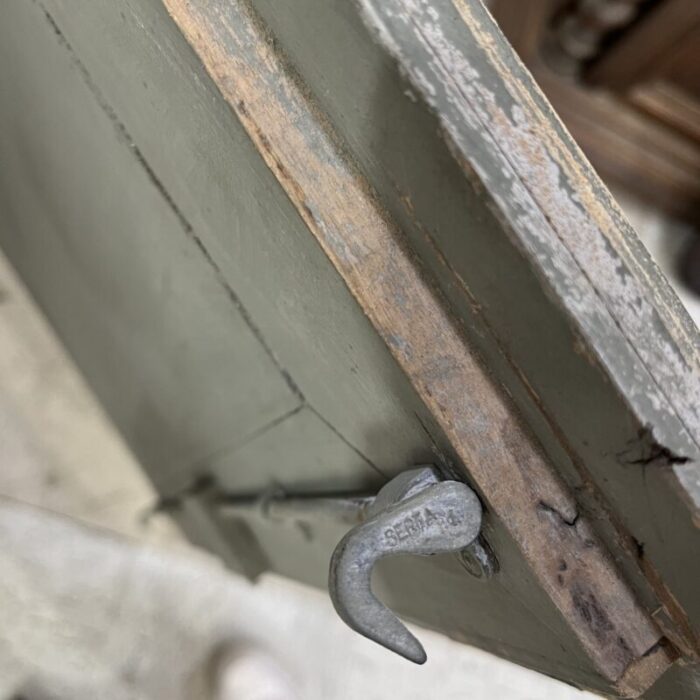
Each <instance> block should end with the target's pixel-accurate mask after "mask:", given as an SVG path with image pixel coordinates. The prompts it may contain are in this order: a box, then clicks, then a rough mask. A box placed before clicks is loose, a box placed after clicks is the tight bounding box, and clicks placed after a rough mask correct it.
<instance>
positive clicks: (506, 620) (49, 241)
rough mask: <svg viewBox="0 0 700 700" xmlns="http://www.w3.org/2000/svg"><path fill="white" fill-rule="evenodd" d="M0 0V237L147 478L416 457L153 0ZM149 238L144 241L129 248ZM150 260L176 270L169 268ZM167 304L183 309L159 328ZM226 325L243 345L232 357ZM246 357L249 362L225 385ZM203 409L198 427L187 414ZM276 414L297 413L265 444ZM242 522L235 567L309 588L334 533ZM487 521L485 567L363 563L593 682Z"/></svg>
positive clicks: (392, 370) (196, 513) (325, 479)
mask: <svg viewBox="0 0 700 700" xmlns="http://www.w3.org/2000/svg"><path fill="white" fill-rule="evenodd" d="M3 14H4V18H5V20H6V21H4V22H3V23H2V28H1V29H0V33H1V36H2V39H1V41H0V51H2V57H3V60H2V70H0V86H1V87H0V90H1V91H2V95H3V99H2V102H1V104H0V121H1V124H2V130H1V132H0V133H1V134H2V136H1V137H0V149H1V151H0V152H1V153H2V158H3V162H4V163H8V164H11V167H7V168H3V171H2V174H0V192H1V193H2V194H1V195H0V211H1V214H2V216H1V220H2V227H0V241H1V242H2V245H3V247H4V248H5V249H6V250H7V252H8V254H9V255H10V256H11V258H12V259H13V261H14V263H15V265H16V266H17V268H18V269H19V271H20V272H21V273H22V275H23V276H24V278H25V280H26V281H27V283H28V284H29V286H30V288H31V290H32V292H33V293H34V295H35V296H36V298H37V299H38V300H39V302H40V304H41V305H42V307H43V308H44V310H45V311H46V313H47V315H48V316H49V318H50V320H51V321H52V322H53V323H54V325H55V326H56V327H57V328H58V330H59V332H60V334H61V336H62V338H63V339H64V341H65V342H66V345H67V346H68V348H69V349H70V350H71V352H72V353H73V354H74V356H75V357H76V359H77V361H78V363H79V365H80V367H81V369H82V370H83V372H84V373H85V374H86V376H87V378H88V379H89V381H90V382H91V384H92V386H93V387H94V389H95V390H96V392H97V393H98V395H99V397H100V398H101V400H102V401H103V403H104V404H105V406H106V407H107V409H108V411H109V412H110V414H111V416H112V417H113V419H114V420H115V422H116V424H117V425H118V427H119V428H120V430H121V431H122V432H123V433H124V435H125V437H126V438H127V440H128V441H129V443H130V445H131V446H132V448H133V449H134V451H135V453H136V454H137V456H138V457H139V459H141V461H142V463H143V464H144V466H145V467H146V468H147V470H148V472H149V474H150V475H151V477H152V478H153V479H154V481H155V482H156V484H157V485H158V486H159V488H160V489H161V491H163V492H164V493H165V494H168V493H171V492H177V491H178V490H179V489H186V488H187V487H188V485H189V484H190V480H191V479H192V478H193V477H195V476H196V475H197V474H199V473H201V472H203V471H209V470H211V468H212V467H214V471H215V472H216V474H217V476H218V477H219V478H220V479H221V480H222V481H225V482H226V485H227V487H229V488H231V489H234V488H237V487H238V484H239V483H240V485H241V486H243V487H245V488H246V489H250V488H252V487H253V486H254V485H257V484H262V483H263V481H264V480H266V479H267V477H268V476H270V475H273V476H275V477H277V478H279V479H280V480H281V481H282V483H283V485H286V486H288V487H291V488H294V486H295V484H296V476H297V475H296V473H295V472H294V471H293V470H292V469H291V467H290V470H289V472H288V474H287V476H286V478H281V477H282V476H283V475H284V465H283V464H280V463H279V462H277V461H276V460H278V459H282V458H285V459H286V460H287V462H288V464H289V465H304V468H305V469H306V468H307V466H308V465H307V464H306V462H308V464H311V465H319V464H320V463H319V461H318V460H319V459H323V460H324V470H323V472H322V473H319V474H318V476H319V479H320V481H319V482H318V486H321V485H323V486H324V487H325V488H328V486H329V485H330V484H331V483H334V480H335V477H336V476H337V479H338V481H339V483H341V484H342V486H343V487H344V488H353V487H354V488H368V487H374V486H376V485H377V483H378V482H380V481H382V480H383V478H384V477H382V476H380V474H379V472H378V469H380V470H381V471H383V472H384V473H385V474H391V473H395V472H396V471H398V470H400V469H402V468H405V467H406V466H407V465H412V464H416V463H422V462H425V461H432V460H435V459H436V456H435V453H434V445H433V439H436V440H441V438H440V437H439V435H437V434H434V436H433V438H431V437H429V435H428V433H427V432H426V429H425V428H424V427H423V424H425V425H426V426H428V430H429V431H430V432H431V433H434V429H433V428H432V427H431V423H430V419H429V417H428V416H427V415H426V414H425V410H424V409H423V407H422V405H421V404H420V403H419V402H418V400H417V398H416V397H415V395H414V393H413V390H412V389H411V388H410V386H409V384H408V382H407V380H406V379H405V377H404V376H403V375H402V374H401V373H400V372H399V370H398V368H397V367H396V365H395V364H394V362H393V360H392V359H391V357H390V355H389V353H388V351H387V350H386V348H385V346H384V345H383V344H382V343H381V342H380V340H379V339H378V337H377V336H376V334H375V333H374V331H373V330H372V328H371V326H370V325H369V323H368V322H367V321H366V319H365V317H364V315H363V313H362V311H361V310H360V309H359V307H358V306H357V305H356V303H355V302H354V300H352V298H351V297H350V294H349V292H348V291H347V289H346V288H345V287H344V285H343V284H342V281H341V280H340V278H339V277H338V276H337V273H336V272H335V271H334V270H333V269H332V268H331V266H330V264H329V263H328V261H327V260H326V259H325V257H324V256H323V254H322V252H321V251H320V249H319V248H318V246H317V244H316V242H315V241H314V239H313V238H312V236H311V235H310V234H309V232H308V231H307V230H306V229H305V227H304V225H303V223H302V222H301V220H300V219H299V218H298V216H297V214H296V212H295V211H294V210H293V208H292V207H291V205H290V204H289V203H288V202H287V200H286V197H285V196H284V195H283V193H282V191H281V190H280V189H279V186H278V185H277V183H276V181H275V180H274V178H273V176H272V175H271V174H270V173H269V171H268V169H267V168H266V166H265V165H264V164H263V163H262V160H261V159H260V158H259V155H258V154H257V152H256V151H255V150H254V148H253V147H252V145H251V144H250V142H249V141H248V138H247V136H246V135H245V133H244V132H243V130H242V128H241V127H240V125H239V124H238V123H237V121H236V120H235V118H234V117H233V115H232V114H231V113H230V112H229V111H228V109H227V108H226V106H225V105H224V104H222V102H221V100H220V98H219V97H218V95H217V93H216V91H215V89H214V88H213V86H211V84H210V83H209V81H208V80H207V79H206V77H205V76H204V73H203V71H202V70H201V68H200V67H199V66H198V65H197V62H196V60H195V59H194V57H193V56H192V55H191V53H190V51H189V49H188V47H187V46H186V45H185V42H184V40H183V39H182V38H181V37H180V35H179V32H178V31H177V29H176V28H175V27H174V25H172V24H171V23H170V21H169V19H168V17H167V15H166V14H165V12H164V10H163V8H162V6H160V3H158V2H156V1H155V0H151V1H147V0H130V1H129V2H125V3H122V4H120V5H118V6H117V5H114V4H113V3H108V2H94V3H90V4H89V5H87V6H85V7H84V8H83V11H82V12H80V13H75V12H73V11H72V9H71V8H70V7H69V3H62V2H55V3H54V2H52V3H50V4H49V3H47V5H46V9H45V8H44V7H43V6H41V5H40V4H39V3H37V2H24V1H23V0H13V2H11V3H8V4H7V5H6V6H5V7H4V8H3ZM106 49H108V50H106ZM27 114H28V115H30V118H29V119H23V118H22V116H23V115H27ZM29 163H32V164H33V166H34V167H32V168H29V165H28V164H29ZM122 177H123V178H124V182H121V178H122ZM52 202H54V203H56V206H54V207H53V208H52V209H51V210H49V211H47V207H49V206H50V205H51V203H52ZM161 220H164V223H159V222H160V221H161ZM156 224H158V225H156ZM66 240H67V241H68V242H69V243H71V247H70V248H68V249H66V248H65V243H64V241H66ZM156 241H157V244H156ZM156 245H157V250H156V252H154V253H153V256H154V257H153V259H152V258H151V257H150V255H144V250H150V249H152V248H151V247H152V246H156ZM183 260H184V261H187V263H188V264H186V263H185V262H183ZM170 265H178V266H181V272H182V274H181V275H178V276H177V279H173V276H172V275H170V278H168V274H167V271H168V270H169V269H170V268H169V266H170ZM168 279H169V284H170V285H171V293H170V294H168V293H167V290H168V288H167V287H165V288H163V287H162V286H161V285H162V284H164V281H167V280H168ZM175 285H181V288H182V292H181V294H180V295H179V296H183V297H185V301H184V303H185V304H186V306H185V308H184V309H183V308H182V307H181V306H180V305H177V304H175V299H174V298H173V297H172V287H174V286H175ZM227 286H229V287H231V289H232V290H233V292H234V293H235V297H236V298H235V299H234V298H232V296H231V293H230V292H229V291H228V290H227V289H226V287H227ZM210 295H211V296H212V300H211V306H212V307H214V305H215V300H216V298H218V297H221V298H222V299H228V305H226V304H224V309H223V310H222V311H221V313H226V314H228V315H229V316H230V319H222V318H218V320H219V323H218V324H217V323H213V324H211V325H209V324H208V323H207V319H208V318H209V315H210V314H211V315H213V314H214V313H215V312H214V311H213V310H212V309H210V308H209V306H208V305H207V304H205V303H204V302H205V298H206V299H208V297H209V296H210ZM171 300H172V306H171V305H170V304H171ZM198 301H199V302H200V303H199V305H198V304H197V302H198ZM241 308H243V309H245V313H244V314H242V313H241ZM118 312H120V313H118ZM168 312H170V313H172V314H177V313H179V314H182V315H181V316H180V322H179V323H177V324H174V326H175V327H173V326H172V325H168V323H166V320H165V319H167V318H168V317H167V313H168ZM242 316H244V317H245V318H249V317H252V318H253V319H254V321H253V324H252V325H253V327H254V332H253V330H251V325H249V324H247V323H245V322H244V320H245V319H242V318H241V317H242ZM173 323H174V321H173ZM207 328H209V330H210V331H211V329H212V328H213V329H214V330H215V331H216V333H218V334H219V335H213V334H212V332H210V333H205V332H204V331H205V330H206V329H207ZM229 334H230V336H229ZM222 335H223V337H222ZM239 335H240V338H239ZM259 337H262V338H264V339H265V345H267V347H268V348H270V349H271V355H272V357H271V355H270V353H268V352H267V351H266V349H265V347H263V345H262V344H260V343H259ZM239 341H240V345H241V346H242V347H243V348H244V347H246V345H245V344H246V343H249V344H250V350H249V351H247V352H246V353H245V354H244V353H243V349H242V348H239ZM171 356H174V358H173V359H172V360H170V358H171ZM148 358H156V359H155V361H154V362H153V364H146V360H148ZM178 358H179V361H176V360H177V359H178ZM142 363H143V364H142ZM265 363H267V365H268V370H269V372H268V373H266V378H265V380H260V381H259V384H258V385H257V386H254V387H251V386H249V385H248V384H245V382H251V383H255V382H257V381H258V379H257V377H256V374H255V367H256V366H259V365H260V364H265ZM280 370H281V371H280ZM152 372H153V373H155V376H154V377H151V376H150V374H151V373H152ZM239 374H240V375H241V376H238V375H239ZM233 375H236V376H235V377H234V376H233ZM156 377H165V379H163V380H162V381H163V382H164V383H163V384H162V385H161V384H158V383H157V382H156V381H155V378H156ZM290 377H291V378H292V379H290ZM166 380H167V382H166ZM241 382H244V384H241ZM180 387H181V390H178V388H180ZM146 388H148V391H149V392H150V403H149V404H148V410H146V409H145V408H144V402H143V401H142V400H140V397H141V396H142V393H145V391H146ZM275 388H276V391H277V394H274V390H275ZM301 396H303V399H302V398H300V397H301ZM261 398H264V399H266V401H265V402H262V406H258V402H259V400H260V399H261ZM246 402H247V403H246ZM268 403H269V404H271V405H272V406H273V407H274V410H271V412H270V414H269V415H268V414H266V413H265V412H264V410H263V409H264V408H265V406H266V405H268ZM300 403H303V404H304V406H305V408H304V409H303V410H302V411H300V412H297V411H296V408H297V407H298V406H299V405H300ZM242 404H244V405H242ZM211 412H214V413H215V414H216V415H215V416H214V417H213V418H212V421H213V426H212V425H210V424H209V422H208V421H203V420H201V417H202V416H209V415H211ZM285 415H288V418H287V419H288V420H289V421H290V424H291V422H292V421H299V420H301V421H304V425H303V426H301V427H300V428H299V431H300V432H298V434H297V435H296V436H295V439H294V440H292V441H291V442H289V443H287V450H286V454H285V449H284V447H283V446H282V445H280V442H279V440H280V431H284V430H286V429H287V426H286V425H285V423H286V421H285V420H280V419H281V418H282V419H283V418H284V416H285ZM321 416H322V417H321ZM171 418H172V421H171ZM243 420H246V421H249V423H250V425H249V426H248V427H246V429H245V431H243V430H241V426H242V421H243ZM268 425H271V426H272V427H270V430H269V431H266V430H265V427H266V426H268ZM215 426H220V429H219V430H214V427H215ZM302 435H305V437H306V439H305V440H303V439H299V438H300V437H301V436H302ZM254 448H255V449H256V451H258V453H259V457H260V461H257V460H256V458H255V453H254V451H253V450H254ZM447 450H448V448H447V445H446V444H444V443H441V445H440V451H441V452H442V453H445V452H447ZM237 452H238V458H239V459H237ZM96 458H98V456H96ZM266 460H268V461H266ZM241 465H243V466H241ZM372 465H374V466H372ZM239 470H240V481H238V480H237V474H238V473H239ZM307 475H308V478H309V480H310V481H311V480H312V477H313V474H312V473H311V472H307ZM314 481H315V480H314ZM185 515H186V516H190V517H189V520H188V519H186V520H185V525H187V526H190V527H193V528H194V529H193V531H192V534H193V537H195V538H199V539H200V541H203V542H206V543H207V545H208V546H210V547H211V548H212V549H215V550H217V551H219V553H221V554H222V555H223V556H225V557H226V558H227V560H228V561H229V562H230V563H231V564H232V565H234V566H240V567H242V568H245V567H244V566H243V564H244V562H241V561H240V557H237V556H236V551H235V545H236V543H237V542H240V543H241V546H242V547H244V548H245V547H248V546H249V545H250V544H251V543H250V541H243V540H245V536H246V533H245V532H241V529H240V528H236V527H231V526H230V525H229V524H224V523H218V524H214V526H213V527H212V524H211V523H210V521H209V518H208V515H207V513H206V512H202V510H201V509H198V508H197V507H196V506H194V507H193V506H191V505H190V506H187V507H186V509H185ZM195 519H196V520H197V522H196V523H194V520H195ZM250 528H251V530H248V532H247V534H248V535H250V534H251V532H252V533H253V536H254V538H255V540H256V542H255V543H254V545H253V546H254V548H255V549H256V550H259V553H260V554H262V557H261V559H260V561H258V562H256V563H259V564H264V563H265V560H267V561H268V562H269V564H270V565H271V566H272V567H273V568H274V569H275V570H277V571H280V572H282V573H285V574H287V575H290V576H294V577H296V578H299V579H301V580H304V581H308V582H310V583H313V584H315V585H325V578H326V572H327V565H328V560H329V556H330V551H331V549H332V547H333V546H334V544H335V543H336V542H337V541H338V539H339V536H340V534H341V533H340V531H338V532H335V531H334V529H333V528H328V529H326V530H323V531H322V532H319V533H316V534H315V536H314V538H313V539H312V540H309V539H308V537H307V535H306V534H305V533H304V532H303V531H300V530H299V529H294V528H292V529H284V528H279V527H277V526H270V525H265V524H261V523H255V522H252V523H251V524H250ZM487 532H488V536H489V539H490V541H491V542H492V544H493V546H494V547H496V548H497V549H498V552H499V559H500V560H501V563H502V565H503V574H502V575H501V576H500V577H499V579H498V581H497V582H495V583H494V584H493V585H489V586H484V585H483V584H482V583H480V582H478V581H476V580H474V579H471V578H470V577H469V576H468V575H467V574H466V573H465V572H464V570H463V569H462V568H461V567H460V565H459V564H458V562H457V561H456V560H454V559H452V558H436V559H433V560H431V561H430V562H425V561H412V562H395V563H392V564H391V565H389V566H386V567H385V568H384V570H383V572H382V575H381V577H380V579H381V580H380V584H379V585H380V586H381V588H382V590H384V591H385V598H386V599H387V600H389V601H392V602H394V604H395V605H396V607H397V609H398V610H400V611H403V612H405V613H406V614H407V615H409V616H410V617H412V618H414V619H418V620H419V621H421V622H423V623H424V624H427V625H429V626H433V627H437V628H440V629H442V630H443V631H445V632H447V633H448V634H450V635H452V636H453V637H456V638H460V639H463V640H465V641H466V640H470V641H472V642H474V643H478V644H479V645H481V646H483V647H485V648H487V649H491V650H494V651H496V652H498V653H501V654H503V655H505V656H507V657H509V658H511V659H516V660H519V661H520V662H521V663H524V664H527V665H529V666H534V667H538V668H544V669H546V670H547V671H548V672H550V673H554V674H557V675H563V676H566V677H568V678H571V679H573V680H575V681H578V682H581V683H585V684H588V685H594V686H595V685H597V684H598V685H600V683H601V681H600V679H599V678H598V676H597V673H596V672H595V671H594V670H593V669H592V667H591V665H590V663H589V662H588V661H587V659H586V658H585V656H584V654H583V652H582V650H581V649H580V648H579V646H578V642H577V641H576V640H575V638H574V637H573V635H572V634H571V632H570V630H569V629H567V627H566V625H565V623H564V622H563V620H562V619H561V618H560V616H559V615H558V613H557V612H556V610H555V609H554V607H553V606H552V604H551V602H550V601H549V600H548V598H547V597H546V595H545V594H544V593H543V592H542V591H541V590H540V589H539V588H538V586H537V584H536V583H535V581H534V580H533V578H532V576H531V575H530V574H529V572H528V570H527V567H526V566H525V565H524V563H523V562H522V560H521V558H520V554H519V553H518V552H517V550H516V549H515V547H514V545H513V543H512V542H511V541H510V540H509V539H508V538H507V537H506V536H505V534H504V533H503V531H502V530H501V528H500V527H499V525H498V523H488V524H487ZM227 537H228V539H227ZM229 545H233V546H234V551H230V550H229ZM239 554H240V551H239ZM249 570H250V569H249ZM253 570H254V567H253ZM446 600H450V601H453V602H452V603H450V606H449V607H448V608H446V607H445V606H444V604H443V603H442V602H441V601H446Z"/></svg>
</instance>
